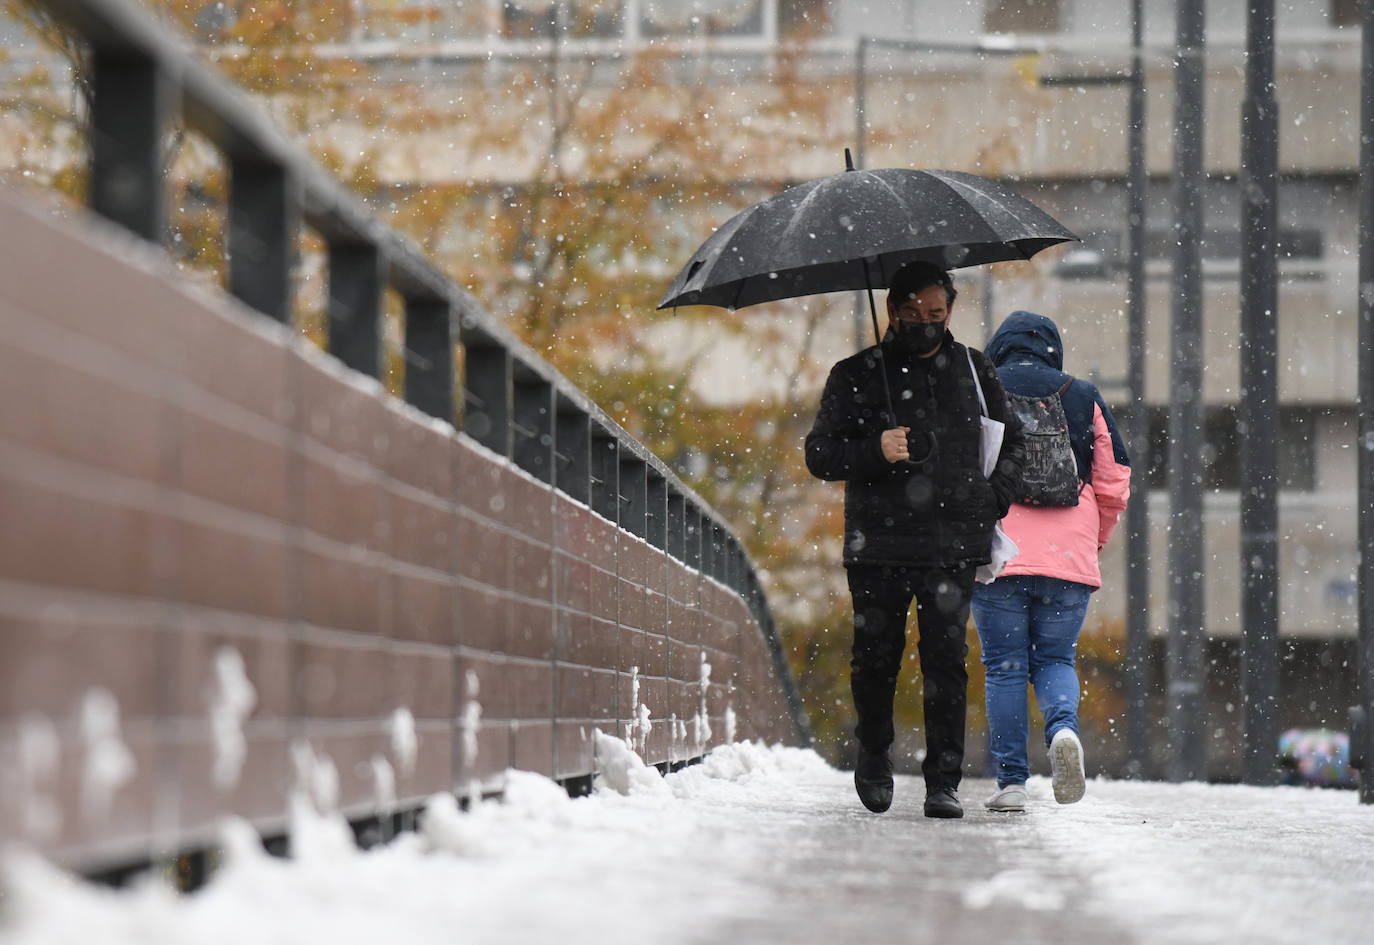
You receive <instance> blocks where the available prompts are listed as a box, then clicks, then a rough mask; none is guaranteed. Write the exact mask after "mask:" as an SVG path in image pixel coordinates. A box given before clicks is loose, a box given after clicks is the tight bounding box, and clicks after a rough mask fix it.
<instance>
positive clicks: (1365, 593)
mask: <svg viewBox="0 0 1374 945" xmlns="http://www.w3.org/2000/svg"><path fill="white" fill-rule="evenodd" d="M1362 24H1363V30H1364V37H1363V46H1362V55H1361V63H1360V128H1361V132H1362V133H1361V135H1360V301H1359V305H1360V337H1359V347H1358V348H1357V350H1359V351H1361V352H1364V355H1363V356H1362V357H1361V358H1360V359H1359V361H1360V378H1359V386H1360V408H1359V409H1360V418H1359V438H1360V439H1359V444H1358V449H1357V450H1356V452H1357V453H1358V455H1359V460H1358V468H1359V480H1360V481H1359V487H1358V492H1359V495H1358V498H1357V503H1356V504H1357V505H1358V506H1359V509H1360V513H1359V514H1360V521H1359V537H1360V566H1359V567H1360V591H1359V603H1360V688H1359V693H1360V704H1361V706H1362V707H1363V709H1364V720H1365V721H1364V724H1363V725H1362V726H1360V727H1359V729H1358V734H1359V735H1360V736H1361V740H1362V741H1363V744H1352V745H1351V746H1350V753H1351V756H1352V757H1355V756H1356V755H1357V754H1358V755H1359V757H1361V758H1362V759H1363V760H1364V768H1363V770H1361V771H1360V803H1362V804H1374V365H1371V364H1370V358H1369V355H1368V352H1370V351H1374V3H1365V4H1364V10H1363V14H1362Z"/></svg>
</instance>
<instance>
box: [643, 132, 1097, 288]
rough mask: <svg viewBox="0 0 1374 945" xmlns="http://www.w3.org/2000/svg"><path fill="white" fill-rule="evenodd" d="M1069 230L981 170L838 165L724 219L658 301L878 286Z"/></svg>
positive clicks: (1041, 243)
mask: <svg viewBox="0 0 1374 945" xmlns="http://www.w3.org/2000/svg"><path fill="white" fill-rule="evenodd" d="M847 157H848V152H847V151H846V158H847ZM1077 239H1078V237H1076V236H1074V235H1073V233H1071V232H1069V230H1068V229H1066V228H1065V227H1064V226H1063V225H1062V224H1060V223H1059V222H1058V221H1057V220H1055V219H1054V218H1053V217H1051V216H1050V215H1049V214H1047V213H1045V211H1043V210H1041V209H1040V208H1039V207H1037V206H1035V205H1034V204H1032V203H1031V202H1030V201H1028V200H1026V199H1025V198H1023V197H1021V196H1019V195H1017V194H1015V193H1013V192H1012V191H1011V190H1009V189H1008V188H1006V187H1004V186H1003V185H1001V184H999V183H997V182H996V181H993V180H988V179H987V178H985V177H978V176H976V175H974V174H964V173H961V172H959V171H933V170H908V169H902V168H885V169H881V170H872V171H856V170H848V171H844V172H842V173H839V174H834V175H831V176H830V177H823V178H821V179H819V180H814V181H811V182H809V183H805V184H800V185H798V186H796V187H791V188H789V189H787V190H785V191H783V192H782V193H780V194H778V195H777V196H774V197H770V198H769V199H767V200H765V201H763V202H761V203H757V204H755V205H754V206H752V207H750V208H749V209H747V210H745V211H743V212H741V213H739V214H737V215H736V216H734V217H732V218H731V219H729V220H727V221H726V222H725V224H724V225H723V226H722V227H721V228H720V229H718V230H716V232H715V233H713V234H712V235H711V236H710V238H709V239H707V240H706V242H705V243H703V244H702V245H701V247H700V248H699V249H698V250H697V251H696V252H695V253H693V254H692V258H691V259H690V260H688V262H687V265H685V266H684V267H683V268H682V271H681V272H680V273H678V276H677V278H676V279H674V280H673V284H672V285H671V286H670V287H669V289H668V293H667V294H666V295H665V296H664V297H663V301H662V302H660V303H659V305H658V307H659V308H661V309H662V308H668V307H670V306H675V305H719V306H723V307H725V308H731V309H735V308H743V307H745V306H746V305H756V304H758V303H760V302H772V301H776V300H778V299H790V298H796V297H798V296H803V295H815V294H817V293H819V292H837V291H842V290H846V289H881V288H886V287H887V280H888V279H889V278H890V277H891V276H892V274H893V273H894V272H896V271H897V269H899V268H900V267H901V266H903V265H904V264H906V263H909V262H911V261H913V260H917V259H919V260H924V261H926V262H930V263H933V264H935V265H937V266H939V267H941V268H942V269H958V268H960V267H962V266H976V265H980V264H982V263H991V262H1002V261H1004V260H1009V259H1029V258H1030V257H1032V256H1034V255H1035V254H1036V253H1038V252H1040V251H1041V250H1042V249H1045V248H1047V247H1050V246H1054V245H1056V244H1058V243H1064V242H1068V241H1070V240H1077Z"/></svg>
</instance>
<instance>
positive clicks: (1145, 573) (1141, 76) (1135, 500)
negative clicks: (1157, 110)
mask: <svg viewBox="0 0 1374 945" xmlns="http://www.w3.org/2000/svg"><path fill="white" fill-rule="evenodd" d="M1142 3H1143V0H1131V87H1130V88H1131V96H1130V115H1129V121H1130V145H1129V148H1130V151H1129V155H1128V169H1127V183H1126V187H1127V190H1126V193H1127V197H1128V202H1129V207H1128V210H1127V217H1128V230H1127V234H1128V239H1129V240H1130V259H1129V262H1128V265H1127V270H1126V323H1127V335H1128V338H1127V345H1128V348H1129V354H1128V364H1127V372H1126V373H1127V383H1128V384H1129V386H1130V390H1131V413H1130V420H1131V422H1130V429H1129V431H1128V435H1129V436H1130V450H1131V462H1132V464H1133V465H1134V467H1135V468H1134V473H1135V475H1134V481H1133V482H1132V486H1131V500H1130V504H1129V505H1127V507H1126V676H1125V678H1126V757H1127V765H1128V768H1127V770H1128V771H1129V773H1130V774H1131V775H1132V776H1134V777H1138V778H1143V777H1149V775H1150V770H1149V769H1150V686H1149V684H1150V680H1151V678H1152V677H1153V675H1154V674H1153V672H1152V669H1153V665H1152V660H1151V659H1150V564H1149V556H1150V487H1149V483H1148V482H1146V480H1145V475H1144V472H1145V469H1146V467H1147V465H1148V462H1149V460H1148V457H1149V455H1150V421H1149V416H1148V414H1147V413H1146V406H1145V188H1146V187H1147V186H1148V185H1149V181H1148V178H1147V176H1146V168H1145V64H1144V62H1143V60H1142V52H1141V47H1142V45H1143V35H1144V13H1143V11H1142V9H1141V7H1142Z"/></svg>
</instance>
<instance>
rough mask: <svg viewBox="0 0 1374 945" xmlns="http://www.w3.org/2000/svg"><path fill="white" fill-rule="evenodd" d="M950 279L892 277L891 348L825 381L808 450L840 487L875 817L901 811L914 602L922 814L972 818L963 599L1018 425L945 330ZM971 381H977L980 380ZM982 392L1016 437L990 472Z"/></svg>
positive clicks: (1015, 447) (975, 355)
mask: <svg viewBox="0 0 1374 945" xmlns="http://www.w3.org/2000/svg"><path fill="white" fill-rule="evenodd" d="M956 294H957V293H956V291H955V289H954V285H953V282H952V281H951V279H950V277H949V274H948V273H947V272H946V271H944V270H943V269H941V268H938V267H936V266H933V265H931V264H929V263H925V262H914V263H908V264H907V265H905V266H903V267H902V268H900V269H899V270H897V271H896V272H895V273H893V275H892V277H891V278H890V279H889V280H888V296H887V315H888V326H887V332H886V334H885V335H884V336H883V338H882V340H881V342H880V343H879V344H877V345H875V346H873V347H871V348H868V349H866V350H864V351H862V352H860V353H859V354H856V355H853V356H851V357H849V358H846V359H845V360H843V361H840V362H839V363H838V364H836V365H835V366H834V367H833V368H832V369H831V371H830V376H829V379H828V380H827V381H826V385H825V390H824V392H823V393H822V395H821V404H820V410H819V412H818V414H817V416H816V421H815V424H814V425H813V427H812V429H811V432H810V433H809V434H808V435H807V437H806V464H807V468H808V469H809V470H810V471H811V473H812V475H814V476H816V477H818V478H820V479H824V480H829V481H843V482H844V484H845V492H844V518H845V537H844V565H845V569H846V571H847V573H848V581H849V589H850V593H851V595H852V597H853V605H854V638H853V652H852V660H851V663H850V667H851V676H850V687H851V691H852V693H853V698H854V707H855V710H856V712H857V714H858V725H857V727H856V729H855V733H856V735H857V739H858V742H859V750H858V759H857V762H856V764H855V769H854V785H855V788H856V789H857V791H858V794H859V799H860V800H861V801H862V802H863V804H864V806H865V807H867V808H868V809H869V810H871V811H874V812H875V813H881V812H882V811H885V810H887V809H888V807H889V806H890V805H891V803H892V786H893V781H892V758H891V753H890V752H891V746H892V742H893V740H894V737H895V732H894V729H893V718H892V708H893V698H894V696H895V693H896V683H897V674H898V672H899V670H900V669H901V665H902V653H903V650H904V649H905V647H906V624H907V618H908V614H909V611H910V608H911V604H912V601H913V600H914V601H915V603H916V617H917V625H918V633H919V637H918V641H917V652H918V654H919V656H920V663H921V676H922V680H923V701H924V707H925V736H926V755H925V759H924V761H923V762H922V765H921V770H922V774H923V775H924V778H925V785H926V798H925V805H924V813H925V815H926V816H927V817H962V816H963V808H962V807H961V806H960V804H959V799H958V794H957V791H958V787H959V782H960V778H961V775H962V769H963V760H964V728H965V708H966V704H967V687H968V670H967V668H966V666H965V658H966V656H967V654H968V646H967V644H966V642H965V628H966V625H967V623H968V616H969V598H970V596H971V594H972V591H973V585H974V575H975V572H976V570H977V568H978V566H979V565H981V564H986V563H987V562H988V561H989V560H990V557H991V547H992V538H993V528H994V526H995V525H996V524H997V522H998V521H999V520H1000V519H1001V518H1002V517H1003V516H1004V515H1005V514H1006V513H1007V509H1008V508H1009V507H1010V506H1011V503H1012V501H1013V499H1014V498H1015V493H1016V489H1017V486H1018V483H1019V480H1020V476H1021V465H1022V462H1023V450H1024V446H1023V437H1022V432H1021V426H1020V424H1019V422H1018V421H1017V420H1016V418H1015V417H1014V416H1013V415H1012V414H1011V411H1009V410H1008V409H1007V408H1006V397H1005V395H1004V393H1003V389H1002V383H1001V381H1000V380H999V379H998V375H997V371H996V369H995V368H993V367H992V365H991V363H990V362H989V361H988V360H987V358H986V357H984V355H983V353H982V352H981V351H977V350H974V349H971V348H966V347H965V346H964V345H962V344H960V343H959V342H957V341H955V340H954V336H953V334H951V333H950V331H949V321H950V314H951V312H952V311H953V308H954V299H955V296H956ZM975 378H976V379H975ZM979 385H981V389H982V394H983V397H984V398H985V399H986V403H987V415H988V416H990V417H992V419H994V420H1000V421H1002V422H1004V423H1005V424H1006V429H1005V433H1004V438H1003V443H1002V448H1001V454H1000V456H999V457H998V462H997V465H996V468H995V469H994V470H993V472H992V474H991V475H990V476H989V477H987V478H985V477H984V476H983V474H982V467H981V465H980V458H979V428H980V421H979V417H980V414H981V413H982V409H981V407H980V397H979Z"/></svg>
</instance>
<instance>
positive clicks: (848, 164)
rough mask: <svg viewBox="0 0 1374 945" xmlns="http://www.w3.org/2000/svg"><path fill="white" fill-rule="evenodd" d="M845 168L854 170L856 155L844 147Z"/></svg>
mask: <svg viewBox="0 0 1374 945" xmlns="http://www.w3.org/2000/svg"><path fill="white" fill-rule="evenodd" d="M844 169H845V170H846V171H852V170H854V155H852V154H850V153H849V149H848V148H845V149H844Z"/></svg>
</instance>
